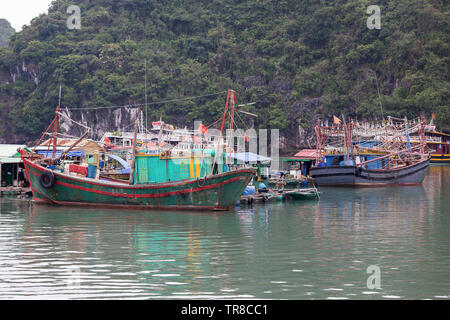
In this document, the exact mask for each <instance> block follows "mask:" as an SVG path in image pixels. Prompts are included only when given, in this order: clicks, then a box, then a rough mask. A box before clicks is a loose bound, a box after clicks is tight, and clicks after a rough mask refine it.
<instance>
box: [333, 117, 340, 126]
mask: <svg viewBox="0 0 450 320" xmlns="http://www.w3.org/2000/svg"><path fill="white" fill-rule="evenodd" d="M333 122H334V123H336V124H341V120H340V119H339V118H338V117H336V116H333Z"/></svg>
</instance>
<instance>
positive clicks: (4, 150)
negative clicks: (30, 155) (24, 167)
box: [0, 144, 29, 163]
mask: <svg viewBox="0 0 450 320" xmlns="http://www.w3.org/2000/svg"><path fill="white" fill-rule="evenodd" d="M19 148H22V149H27V146H26V145H23V144H0V163H20V162H21V161H22V159H21V158H20V154H19V152H17V149H19ZM27 150H28V149H27ZM28 151H29V150H28Z"/></svg>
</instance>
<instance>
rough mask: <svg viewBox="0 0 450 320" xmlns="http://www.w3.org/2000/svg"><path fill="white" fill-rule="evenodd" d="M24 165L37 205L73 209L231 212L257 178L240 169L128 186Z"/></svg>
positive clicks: (250, 170)
mask: <svg viewBox="0 0 450 320" xmlns="http://www.w3.org/2000/svg"><path fill="white" fill-rule="evenodd" d="M23 162H24V165H25V170H26V172H27V175H28V179H29V181H30V185H31V190H32V192H33V197H34V199H35V201H36V202H37V203H47V204H59V205H70V206H73V205H81V206H100V207H113V208H118V207H122V208H123V207H125V208H134V209H185V210H189V209H205V210H230V209H232V208H234V206H235V204H236V202H237V200H238V199H239V197H240V196H241V194H242V192H243V191H244V189H245V187H246V186H247V185H248V183H249V182H250V180H251V179H252V178H253V177H254V175H255V170H253V169H240V170H234V171H229V172H224V173H220V174H215V175H210V176H206V177H203V178H196V179H192V180H189V179H186V180H181V181H172V182H166V183H154V184H142V185H140V184H135V185H129V184H127V183H119V182H110V181H103V180H96V179H90V178H85V177H78V176H71V175H67V174H64V173H60V172H57V171H55V170H50V169H48V168H45V167H44V166H42V165H39V164H37V163H36V162H34V161H32V160H30V159H28V158H27V155H26V154H24V155H23Z"/></svg>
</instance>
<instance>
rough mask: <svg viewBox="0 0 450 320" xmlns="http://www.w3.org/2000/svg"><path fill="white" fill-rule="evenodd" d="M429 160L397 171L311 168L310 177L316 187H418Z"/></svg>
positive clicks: (345, 167)
mask: <svg viewBox="0 0 450 320" xmlns="http://www.w3.org/2000/svg"><path fill="white" fill-rule="evenodd" d="M429 165H430V160H429V159H426V160H423V161H421V162H418V163H416V164H413V165H410V166H407V167H402V168H397V169H384V170H383V169H378V170H369V169H364V168H358V167H356V166H327V167H312V168H311V176H312V178H313V179H314V182H315V183H316V184H317V185H322V186H324V185H329V186H383V185H418V184H421V183H422V181H423V179H424V178H425V175H426V173H427V171H428V167H429Z"/></svg>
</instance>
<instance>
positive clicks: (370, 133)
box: [311, 117, 430, 186]
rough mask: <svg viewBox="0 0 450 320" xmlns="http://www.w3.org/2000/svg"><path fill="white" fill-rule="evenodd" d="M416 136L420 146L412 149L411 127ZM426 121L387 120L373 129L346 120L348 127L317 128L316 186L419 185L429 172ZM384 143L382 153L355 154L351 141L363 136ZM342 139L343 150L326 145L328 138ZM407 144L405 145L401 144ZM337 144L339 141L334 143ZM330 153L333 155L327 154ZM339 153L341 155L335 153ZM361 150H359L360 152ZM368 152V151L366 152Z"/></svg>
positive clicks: (356, 148) (314, 168) (356, 150)
mask: <svg viewBox="0 0 450 320" xmlns="http://www.w3.org/2000/svg"><path fill="white" fill-rule="evenodd" d="M412 126H413V127H415V130H417V132H418V133H419V139H420V140H419V141H420V143H419V144H417V145H416V146H413V147H411V144H410V137H409V132H410V128H411V127H412ZM424 128H425V122H424V121H423V120H422V119H420V120H419V121H417V122H409V121H408V120H407V119H406V118H405V119H395V118H392V117H388V121H385V122H383V123H382V124H378V125H376V126H373V125H372V126H369V125H361V124H359V123H355V122H352V121H349V123H348V125H346V124H345V123H344V125H340V123H339V125H337V126H336V125H335V126H331V127H330V126H322V125H320V123H319V125H318V126H316V133H317V154H318V159H317V161H316V163H317V164H316V165H315V166H314V167H312V168H311V176H312V178H313V179H314V182H315V183H316V184H317V185H322V186H323V185H329V186H331V185H332V186H382V185H418V184H421V183H422V181H423V179H424V178H425V175H426V173H427V171H428V167H429V164H430V155H429V153H427V152H425V145H426V143H425V135H424V131H425V130H424ZM374 136H377V140H380V141H383V146H382V148H381V149H377V150H378V151H379V150H383V153H384V154H383V153H378V154H377V152H375V153H369V154H367V153H365V154H361V153H359V152H358V146H357V144H356V143H354V141H361V138H363V137H370V138H371V139H373V137H374ZM328 137H331V138H334V139H335V143H336V139H339V138H340V137H343V140H344V142H343V147H341V148H337V147H330V146H329V145H327V146H326V145H325V143H326V142H327V138H328ZM404 140H406V141H407V144H405V143H404ZM337 142H339V141H337ZM326 150H333V152H326ZM339 150H342V151H341V152H336V151H339ZM359 151H361V149H360V150H359ZM366 151H367V150H366Z"/></svg>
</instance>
